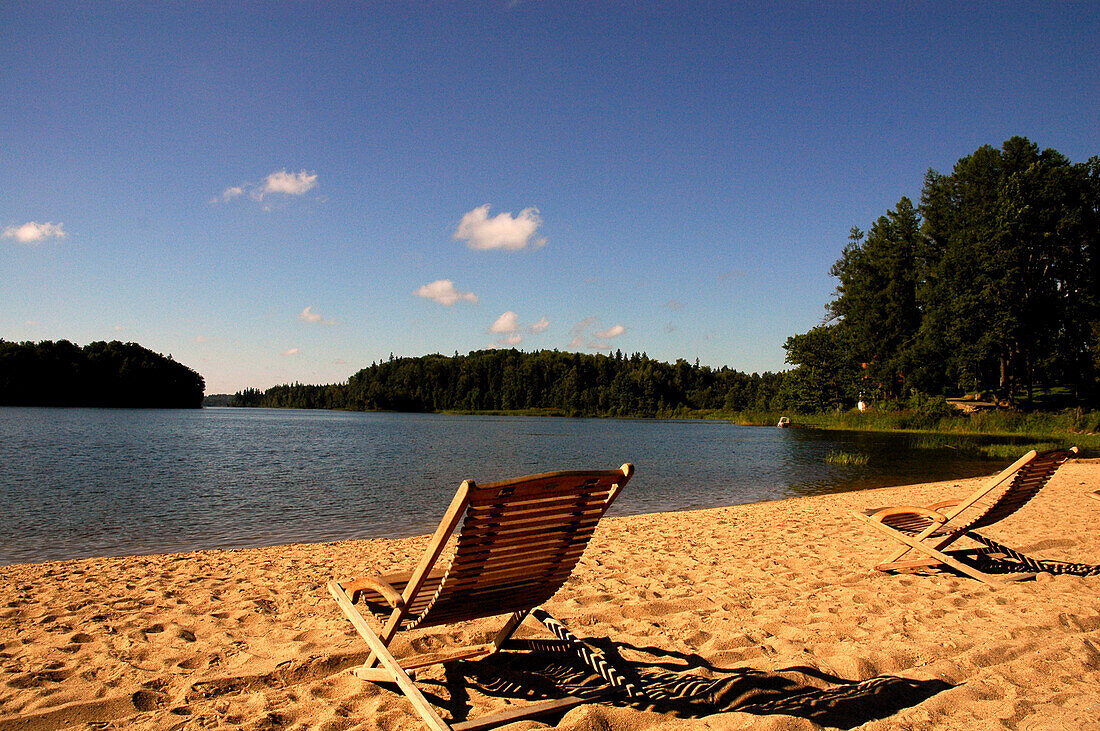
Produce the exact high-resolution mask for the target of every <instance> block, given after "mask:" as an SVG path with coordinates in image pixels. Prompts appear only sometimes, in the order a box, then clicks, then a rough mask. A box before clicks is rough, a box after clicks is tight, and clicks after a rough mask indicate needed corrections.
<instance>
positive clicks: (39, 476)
mask: <svg viewBox="0 0 1100 731" xmlns="http://www.w3.org/2000/svg"><path fill="white" fill-rule="evenodd" d="M910 440H911V437H908V436H904V435H891V434H871V433H861V432H827V431H817V430H809V429H776V428H772V427H768V428H765V427H746V426H737V425H734V424H729V423H726V422H722V421H680V420H676V421H651V420H625V419H565V418H549V417H546V418H541V417H539V418H527V417H516V416H509V417H492V416H447V415H437V414H378V413H348V412H333V411H297V410H284V409H228V408H221V409H217V408H215V409H201V410H180V411H176V410H110V409H34V408H0V564H11V563H25V562H37V561H46V560H53V559H67V558H80V557H86V556H109V555H128V554H145V553H164V552H173V551H185V550H192V549H200V548H236V547H245V546H261V545H278V544H283V543H293V542H299V541H307V542H314V541H330V540H339V539H345V538H375V537H383V536H385V537H400V536H408V535H417V534H422V533H429V532H431V531H432V530H434V528H435V526H436V524H437V523H438V521H439V519H440V517H441V516H442V513H443V510H444V509H445V507H446V505H447V503H448V502H449V501H450V499H451V497H452V496H453V495H454V492H455V490H456V489H457V487H458V485H459V483H460V482H461V481H462V480H463V479H466V478H472V479H474V480H477V481H479V482H489V481H492V480H496V479H502V478H507V477H515V476H519V475H524V474H530V473H535V472H545V471H549V470H559V469H584V468H599V469H604V468H616V467H618V466H619V465H621V464H622V463H623V462H633V463H634V465H635V467H636V470H637V471H636V473H635V476H634V478H633V479H632V480H631V483H630V485H629V487H628V488H627V489H626V491H625V492H624V493H623V495H622V497H621V498H620V499H619V501H618V502H617V503H616V504H615V507H614V508H613V509H612V514H619V515H623V514H633V513H651V512H662V511H669V510H683V509H690V508H702V507H711V506H718V505H732V504H737V503H749V502H758V501H763V500H775V499H780V498H785V497H790V496H794V495H810V494H816V493H825V492H838V491H843V490H853V489H860V488H866V487H882V486H886V485H894V484H905V483H912V482H920V481H926V480H941V479H951V478H958V477H969V476H974V475H978V474H989V473H992V472H994V471H996V469H997V468H998V467H999V466H1000V463H998V462H990V461H983V460H975V459H973V458H968V457H963V456H960V455H958V454H957V453H955V452H951V451H946V452H934V453H931V452H928V451H922V450H914V449H912V448H910ZM831 450H843V451H847V452H861V453H863V454H867V455H869V456H870V460H869V462H868V463H867V465H865V466H859V467H855V466H853V467H840V466H832V465H829V464H826V462H825V455H826V454H827V453H828V452H829V451H831Z"/></svg>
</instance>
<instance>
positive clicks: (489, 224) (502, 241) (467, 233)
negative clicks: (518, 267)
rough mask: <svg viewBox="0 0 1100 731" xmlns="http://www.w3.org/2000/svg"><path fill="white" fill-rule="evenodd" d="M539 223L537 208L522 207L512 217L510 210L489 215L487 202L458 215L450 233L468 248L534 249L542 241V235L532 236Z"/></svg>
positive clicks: (539, 245)
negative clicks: (459, 217) (456, 226)
mask: <svg viewBox="0 0 1100 731" xmlns="http://www.w3.org/2000/svg"><path fill="white" fill-rule="evenodd" d="M540 225H542V219H541V218H540V217H539V211H538V209H537V208H524V209H523V210H522V211H520V212H519V215H518V216H515V217H513V216H512V214H510V213H500V214H498V215H496V216H494V217H492V218H489V206H488V204H486V205H484V206H478V207H477V208H475V209H474V210H472V211H469V212H468V213H466V214H465V215H463V216H462V220H461V221H459V222H458V228H457V229H455V233H454V237H455V238H456V239H460V240H463V241H465V242H466V245H467V246H468V247H470V248H471V249H479V250H487V249H508V250H510V251H518V250H519V249H526V248H528V247H531V248H534V249H537V248H539V247H541V246H543V245H544V244H545V243H546V239H544V238H536V237H535V232H536V231H537V230H538V227H539V226H540Z"/></svg>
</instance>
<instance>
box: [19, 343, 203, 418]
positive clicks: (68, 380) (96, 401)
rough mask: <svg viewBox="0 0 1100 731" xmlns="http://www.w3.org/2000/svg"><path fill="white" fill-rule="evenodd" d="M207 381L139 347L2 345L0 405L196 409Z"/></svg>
mask: <svg viewBox="0 0 1100 731" xmlns="http://www.w3.org/2000/svg"><path fill="white" fill-rule="evenodd" d="M204 389H205V382H204V381H203V378H202V376H200V375H199V374H198V373H196V372H195V371H193V370H191V369H190V368H188V367H187V366H185V365H183V364H182V363H177V362H176V361H174V360H172V356H167V357H165V356H163V355H160V354H158V353H154V352H153V351H151V350H148V349H146V348H143V347H142V346H140V345H138V344H137V343H122V342H119V341H117V340H115V341H111V342H103V341H97V342H94V343H89V344H88V345H85V346H84V347H83V348H81V347H79V346H77V345H74V344H73V343H71V342H69V341H68V340H58V341H57V342H54V341H51V340H43V341H42V342H39V343H33V342H21V343H15V342H10V341H5V340H0V405H2V406H96V407H131V408H198V407H200V406H202V398H203V390H204Z"/></svg>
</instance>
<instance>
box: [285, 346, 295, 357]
mask: <svg viewBox="0 0 1100 731" xmlns="http://www.w3.org/2000/svg"><path fill="white" fill-rule="evenodd" d="M282 355H288V356H289V355H298V349H297V348H288V349H286V350H284V351H283V352H282Z"/></svg>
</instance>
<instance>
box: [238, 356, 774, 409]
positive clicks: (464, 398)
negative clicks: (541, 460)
mask: <svg viewBox="0 0 1100 731" xmlns="http://www.w3.org/2000/svg"><path fill="white" fill-rule="evenodd" d="M781 381H782V377H781V376H780V375H777V374H772V373H765V374H763V375H759V374H755V373H754V374H752V375H748V374H745V373H741V372H739V371H734V370H730V369H728V368H721V369H718V370H714V369H711V368H708V367H706V366H700V365H699V364H698V363H695V364H691V363H688V362H687V361H684V360H678V361H676V363H672V364H669V363H665V362H662V361H657V360H653V359H651V358H649V357H647V356H646V355H645V354H644V353H642V354H638V353H635V354H633V355H630V356H625V355H623V354H622V353H621V352H617V353H615V354H614V355H611V356H608V355H602V354H600V355H593V354H585V353H569V352H560V351H556V350H540V351H537V352H534V353H524V352H521V351H518V350H481V351H475V352H472V353H470V354H469V355H464V356H463V355H458V354H457V353H456V354H455V355H454V356H443V355H426V356H421V357H418V358H391V359H390V360H389V361H385V362H382V363H375V364H372V365H371V366H370V367H368V368H364V369H363V370H361V371H359V372H358V373H356V374H355V375H353V376H352V377H351V378H350V379H348V382H347V383H344V384H335V385H328V386H307V385H301V384H294V385H289V386H275V387H273V388H269V389H267V390H266V391H263V392H261V391H259V390H256V389H246V390H245V391H241V392H239V393H237V394H235V395H234V396H233V398H232V399H231V402H230V405H233V406H269V407H291V408H312V409H350V410H357V411H362V410H390V411H513V410H540V411H549V412H552V413H560V414H565V415H569V416H676V415H678V414H683V413H687V412H691V411H697V410H716V409H721V410H726V411H742V410H746V409H766V408H769V407H770V406H771V404H772V403H773V401H775V399H776V394H777V389H778V388H779V387H780V384H781Z"/></svg>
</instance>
